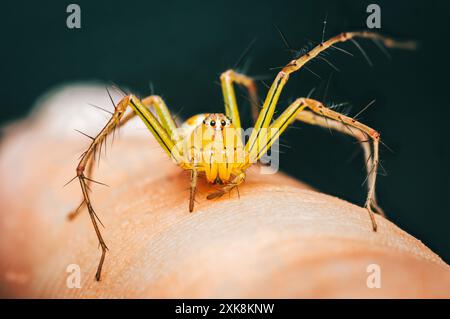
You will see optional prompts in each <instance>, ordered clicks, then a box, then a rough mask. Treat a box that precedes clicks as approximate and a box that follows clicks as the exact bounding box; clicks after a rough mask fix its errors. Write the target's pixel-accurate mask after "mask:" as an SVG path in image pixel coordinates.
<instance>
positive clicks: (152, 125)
mask: <svg viewBox="0 0 450 319" xmlns="http://www.w3.org/2000/svg"><path fill="white" fill-rule="evenodd" d="M128 107H131V109H132V111H133V113H136V114H137V115H138V116H139V117H140V118H141V119H142V121H143V122H144V123H145V124H146V126H147V127H148V129H149V130H150V131H151V132H152V133H153V135H154V136H155V138H156V140H157V141H158V143H159V144H160V145H161V147H162V148H163V149H164V151H166V153H167V154H168V155H169V156H170V157H171V158H173V159H174V160H175V162H176V163H181V160H182V158H181V155H180V153H179V151H178V148H177V147H176V146H175V141H174V140H172V139H171V137H170V136H169V133H168V132H167V130H166V129H165V128H164V127H163V125H162V124H161V123H160V122H159V121H158V119H157V118H156V117H155V116H154V115H153V113H152V112H150V110H149V109H148V106H146V105H144V104H143V103H142V102H141V101H140V100H139V99H138V98H136V97H135V96H134V95H128V96H125V97H124V98H122V99H121V100H120V102H119V103H118V104H117V106H116V107H115V111H114V113H113V115H112V116H111V118H110V119H109V121H108V122H107V123H106V125H105V126H104V128H103V129H102V130H101V131H100V133H98V134H97V136H96V137H95V138H94V139H93V140H92V142H91V144H90V145H89V147H88V149H87V150H86V152H84V153H83V156H82V157H81V160H80V162H79V164H78V166H77V169H76V172H77V177H78V179H79V182H80V186H81V190H82V193H83V198H84V200H83V202H84V203H85V205H86V206H87V208H88V212H89V216H90V218H91V221H92V224H93V226H94V230H95V232H96V234H97V238H98V241H99V243H100V247H101V249H102V255H101V257H100V262H99V264H98V267H97V273H96V275H95V278H96V279H97V281H99V280H100V278H101V271H102V267H103V262H104V260H105V255H106V251H107V249H108V247H107V246H106V244H105V241H104V240H103V237H102V234H101V232H100V229H99V227H98V222H99V219H98V216H97V214H96V212H95V211H94V208H93V207H92V204H91V200H90V196H89V187H88V182H89V181H92V180H91V179H90V178H89V177H86V175H85V169H86V168H88V171H89V170H91V169H92V168H91V165H92V164H91V162H92V161H93V156H94V155H95V153H96V151H97V149H98V147H99V146H100V145H101V144H102V143H103V142H104V140H105V139H106V137H107V136H108V135H109V134H111V133H112V132H114V130H115V128H116V127H117V126H118V125H119V123H121V119H122V117H123V115H124V113H125V111H126V109H127V108H128ZM132 117H133V116H132V115H127V117H125V118H124V120H122V123H123V124H124V123H126V122H127V121H128V120H129V119H130V118H132ZM125 120H126V121H125ZM166 122H168V119H166ZM80 206H82V205H80ZM75 215H76V214H75Z"/></svg>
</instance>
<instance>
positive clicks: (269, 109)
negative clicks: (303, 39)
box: [245, 31, 415, 161]
mask: <svg viewBox="0 0 450 319" xmlns="http://www.w3.org/2000/svg"><path fill="white" fill-rule="evenodd" d="M353 38H366V39H372V40H375V41H380V42H382V43H383V44H384V45H385V46H386V47H388V48H399V49H414V48H415V44H414V43H413V42H397V41H394V40H392V39H390V38H387V37H384V36H382V35H379V34H377V33H374V32H369V31H362V32H344V33H341V34H339V35H337V36H335V37H333V38H331V39H329V40H327V41H324V42H322V43H320V44H319V45H317V46H316V47H314V48H313V49H311V50H310V51H309V52H307V53H305V54H304V55H302V56H300V57H299V58H298V59H294V60H292V61H291V62H289V63H288V64H287V65H286V66H285V67H283V69H282V70H281V71H280V72H278V74H277V76H276V78H275V80H274V81H273V83H272V85H271V87H270V89H269V92H268V93H267V96H266V99H265V100H264V104H263V106H262V109H261V112H260V114H259V116H258V119H257V121H256V124H255V127H254V129H253V131H252V133H251V135H250V138H249V140H248V143H247V145H246V146H245V150H246V152H247V153H252V152H253V148H254V147H255V143H256V141H257V140H258V137H259V135H260V134H261V132H264V130H261V129H267V128H268V127H269V125H270V123H271V121H272V118H273V114H274V111H275V107H276V105H277V103H278V100H279V97H280V95H281V92H282V90H283V88H284V86H285V85H286V82H287V81H288V79H289V75H290V74H291V73H294V72H296V71H298V70H300V69H301V68H302V67H303V66H304V65H305V64H306V63H308V62H309V61H311V60H312V59H314V58H316V57H318V56H319V54H320V53H322V52H324V51H325V50H327V49H328V48H336V47H335V44H337V43H339V42H346V41H348V40H351V39H353ZM249 160H250V161H252V160H253V159H252V158H250V159H249Z"/></svg>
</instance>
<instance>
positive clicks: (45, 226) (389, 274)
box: [0, 85, 450, 298]
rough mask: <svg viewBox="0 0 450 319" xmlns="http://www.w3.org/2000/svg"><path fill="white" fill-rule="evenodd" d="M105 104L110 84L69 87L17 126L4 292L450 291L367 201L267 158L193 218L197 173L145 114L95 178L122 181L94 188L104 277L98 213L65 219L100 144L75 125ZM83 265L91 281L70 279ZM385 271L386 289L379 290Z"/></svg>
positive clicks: (5, 185)
mask: <svg viewBox="0 0 450 319" xmlns="http://www.w3.org/2000/svg"><path fill="white" fill-rule="evenodd" d="M106 101H107V97H106V93H105V91H104V88H99V87H98V86H84V85H78V86H73V87H68V88H65V89H63V90H61V91H58V92H57V93H56V94H54V95H50V96H47V97H46V98H45V99H43V100H41V101H40V102H39V103H38V104H39V106H38V109H37V110H36V111H35V112H34V113H33V115H32V116H30V117H29V118H28V119H26V120H22V121H20V122H17V123H15V124H13V125H10V126H8V127H7V128H6V129H4V134H3V139H2V142H1V144H0V178H1V184H0V207H1V210H0V296H1V297H58V298H99V297H100V298H108V297H125V298H146V297H160V298H161V297H162V298H166V297H167V298H169V297H172V298H179V297H183V298H188V297H190V298H205V297H211V298H221V297H225V298H228V297H235V298H239V297H258V298H259V297H265V298H272V297H274V298H279V297H288V298H291V297H294V298H297V297H300V298H346V297H360V298H366V297H367V298H380V297H384V298H418V297H425V298H430V297H438V298H448V297H450V268H449V266H448V265H447V264H446V263H445V262H443V261H442V260H441V259H440V258H439V257H438V256H437V255H436V254H435V253H433V252H432V251H431V250H430V249H428V248H427V247H426V246H424V245H423V244H422V243H421V242H420V241H419V240H417V239H415V238H414V237H412V236H411V235H409V234H407V233H405V232H404V231H402V230H401V229H399V228H398V227H397V226H395V225H394V224H392V223H391V222H389V221H388V220H386V219H384V218H382V217H380V216H377V217H376V219H377V223H378V231H377V232H373V231H372V227H371V223H370V219H369V216H368V214H367V212H366V210H365V209H363V208H361V207H359V206H356V205H354V204H351V203H348V202H346V201H343V200H341V199H338V198H335V197H332V196H329V195H326V194H322V193H320V192H318V191H316V190H314V189H312V188H311V187H309V186H307V185H305V184H303V183H301V182H299V181H296V180H294V179H293V178H290V177H288V176H286V175H284V174H282V173H277V174H271V175H262V174H260V170H259V168H258V167H256V166H255V167H254V168H252V169H250V170H249V171H248V177H247V180H246V181H245V183H244V184H243V185H242V186H240V188H239V192H240V196H238V195H237V193H236V192H232V194H230V196H228V195H226V196H223V198H220V199H218V200H211V201H209V200H206V195H207V194H209V193H210V192H212V191H213V188H212V186H211V185H208V184H207V183H206V182H205V181H204V180H203V179H200V185H199V194H198V195H197V202H196V205H195V209H194V212H193V213H189V211H188V201H189V190H188V187H189V174H188V172H183V171H182V170H181V169H180V168H178V167H177V166H175V165H174V164H173V163H172V162H171V161H170V160H169V159H168V157H167V155H166V154H165V153H164V152H163V151H162V150H161V149H160V148H159V147H158V145H157V143H156V141H155V139H154V138H153V137H152V136H151V134H150V133H149V132H148V131H146V129H145V128H144V126H143V125H140V124H139V122H138V121H137V122H135V123H130V127H125V128H123V129H121V134H120V137H117V136H116V139H115V141H114V143H113V145H112V147H111V140H110V142H109V143H108V148H107V151H106V157H105V156H103V158H102V159H101V162H100V167H99V168H98V169H96V171H95V173H94V178H95V179H96V180H99V181H102V182H104V183H107V184H108V185H109V187H103V186H100V185H93V186H92V189H93V192H92V195H91V197H92V201H93V205H94V208H95V209H96V211H97V213H98V214H99V216H100V218H101V220H102V222H103V224H104V225H105V228H101V231H102V233H103V235H104V238H105V241H106V243H107V245H108V247H109V251H108V253H107V255H106V261H105V265H104V268H103V273H102V280H101V281H100V282H97V281H95V279H94V275H95V271H96V267H97V263H98V260H99V257H100V249H99V248H98V242H97V238H96V236H95V233H94V230H93V228H92V225H91V221H90V219H89V216H88V213H87V211H86V210H83V211H82V213H81V214H80V216H78V217H77V218H76V219H75V220H73V221H68V219H67V218H66V217H67V214H68V213H69V211H70V210H71V209H72V208H74V207H76V205H77V204H78V203H79V201H80V200H81V197H80V196H81V191H80V188H79V184H78V183H77V181H74V182H72V183H71V184H69V185H68V186H66V187H63V185H64V184H65V183H66V182H67V181H68V180H70V179H71V178H72V177H73V176H74V175H75V167H76V164H77V158H78V156H79V154H81V153H82V151H83V150H84V149H85V148H86V147H87V145H88V143H89V140H88V139H87V138H86V137H84V136H82V135H80V134H77V133H76V132H74V131H73V129H75V128H76V129H81V130H83V131H86V132H87V133H88V134H95V133H96V132H98V129H100V128H101V127H102V125H103V124H104V121H105V119H106V118H107V116H108V114H106V113H104V114H103V113H101V111H99V110H97V109H94V108H90V107H89V106H87V105H86V103H87V102H92V103H94V104H97V105H100V106H103V107H106V108H108V104H107V102H106ZM109 108H112V106H111V105H109ZM388 214H392V215H394V214H395V212H388ZM72 264H76V265H78V266H79V267H80V270H81V288H69V287H68V285H67V279H68V278H69V282H71V279H73V277H71V276H72V275H73V274H72V273H70V272H67V267H68V266H69V265H72ZM373 267H375V268H373ZM69 268H70V267H69ZM373 269H375V271H377V270H378V269H379V274H380V277H379V278H380V284H381V287H380V288H369V286H371V285H370V282H371V280H370V278H373V275H374V274H373V271H374V270H373ZM377 274H378V272H377ZM371 275H372V277H370V276H371ZM368 278H369V286H368Z"/></svg>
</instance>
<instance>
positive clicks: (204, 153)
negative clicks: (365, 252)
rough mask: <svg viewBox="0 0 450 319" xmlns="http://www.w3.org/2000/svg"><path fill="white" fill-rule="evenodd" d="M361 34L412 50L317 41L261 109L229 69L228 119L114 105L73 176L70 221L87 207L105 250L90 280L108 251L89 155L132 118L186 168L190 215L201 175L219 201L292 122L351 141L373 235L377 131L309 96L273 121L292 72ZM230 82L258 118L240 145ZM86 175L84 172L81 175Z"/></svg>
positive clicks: (128, 99)
mask: <svg viewBox="0 0 450 319" xmlns="http://www.w3.org/2000/svg"><path fill="white" fill-rule="evenodd" d="M358 37H359V38H366V39H372V40H374V41H379V42H381V43H383V44H384V45H385V46H386V47H388V48H409V46H410V44H408V43H405V42H403V43H400V42H396V41H394V40H392V39H390V38H387V37H384V36H381V35H379V34H377V33H373V32H368V31H361V32H344V33H341V34H339V35H337V36H335V37H333V38H330V39H329V40H327V41H322V42H321V43H320V44H318V45H317V46H316V47H314V48H312V49H311V50H310V51H309V52H306V53H304V54H303V55H301V56H300V57H298V58H295V59H294V60H292V61H290V62H289V63H288V64H287V65H286V66H284V67H283V68H282V69H281V70H280V71H279V72H278V74H277V76H276V78H275V80H274V81H273V83H272V85H271V86H270V89H269V91H268V93H267V96H266V98H265V100H264V103H263V105H262V107H260V106H259V105H258V96H257V89H256V85H255V82H254V81H253V80H252V79H251V78H250V77H248V76H246V75H244V74H240V73H238V72H235V71H234V70H228V71H226V72H224V73H222V74H221V76H220V81H221V87H222V93H223V97H224V103H225V114H217V113H211V114H198V115H195V116H193V117H191V118H189V119H188V120H187V121H186V122H184V124H183V125H182V126H181V128H182V129H181V130H180V128H179V127H177V125H176V124H175V121H174V119H173V117H172V116H171V114H170V112H169V109H168V108H167V106H166V104H165V103H164V101H163V99H162V98H161V97H159V96H156V95H152V96H149V97H147V98H144V99H142V100H141V99H139V98H137V97H136V96H135V95H133V94H129V95H126V96H124V97H123V98H122V99H121V100H120V101H119V102H118V103H117V104H116V105H115V110H114V113H113V114H112V116H111V118H110V119H109V121H108V122H107V124H106V125H105V126H104V128H103V129H102V130H101V131H100V132H99V133H98V134H97V135H96V136H95V138H93V140H92V143H91V144H90V145H89V147H88V148H87V150H86V151H85V152H84V153H83V154H82V156H81V160H80V162H79V164H78V166H77V168H76V176H75V177H74V179H75V178H78V180H79V182H80V186H81V191H82V194H83V200H82V202H81V204H80V205H79V206H78V207H77V208H76V209H75V210H74V211H73V212H72V213H71V214H70V215H69V218H70V219H72V218H74V217H75V216H76V215H77V214H78V213H79V212H80V211H81V209H82V208H83V207H84V206H87V209H88V212H89V215H90V218H91V220H92V224H93V226H94V229H95V232H96V234H97V237H98V240H99V243H100V247H101V249H102V254H101V257H100V262H99V264H98V268H97V272H96V275H95V278H96V280H97V281H99V280H100V278H101V271H102V266H103V262H104V260H105V255H106V252H107V250H108V248H107V246H106V244H105V241H104V240H103V237H102V235H101V233H100V230H99V226H98V222H99V219H98V217H97V215H96V213H95V211H94V209H93V207H92V204H91V200H90V197H89V185H90V183H91V182H95V181H94V180H93V179H91V178H90V177H88V176H91V175H92V171H93V163H94V157H95V154H96V151H97V149H98V147H99V146H100V147H101V145H102V143H103V142H104V141H105V139H106V138H107V136H108V135H110V134H111V133H113V132H114V130H115V129H116V128H117V127H119V126H122V125H124V124H125V123H127V122H128V121H129V120H130V119H132V118H133V117H135V116H136V115H138V116H139V117H140V119H141V120H142V121H143V122H144V123H145V125H146V126H147V128H148V129H149V130H150V132H151V133H152V134H153V136H154V137H155V138H156V140H157V141H158V143H159V144H160V146H161V147H162V148H163V150H164V151H165V152H166V153H167V155H168V156H169V157H170V158H172V160H173V161H174V162H175V163H176V164H177V165H178V166H179V167H181V168H182V169H184V170H189V171H190V196H189V211H190V212H192V211H193V210H194V199H195V195H196V189H197V180H198V176H199V173H202V175H203V174H204V176H205V178H206V179H207V181H208V182H210V183H213V184H216V183H217V184H220V189H219V190H217V191H216V192H214V193H211V194H209V195H208V196H207V199H214V198H218V197H221V196H222V195H224V194H226V193H229V192H230V191H231V190H232V189H234V188H236V187H237V186H238V185H240V184H242V183H243V182H244V180H245V172H246V170H247V169H248V168H249V167H250V166H251V165H252V164H254V163H255V162H257V161H258V160H259V159H260V158H261V156H263V155H264V154H265V153H266V152H267V151H268V150H269V149H270V147H271V146H272V145H273V143H274V142H275V141H276V140H277V139H278V138H279V137H280V135H281V134H282V133H283V132H284V131H285V129H286V128H287V127H288V126H289V125H290V124H292V123H293V122H294V121H296V120H298V121H301V122H304V123H308V124H312V125H318V126H322V127H328V128H330V129H334V130H336V131H339V132H341V133H344V134H347V135H350V136H353V137H354V138H356V139H357V140H358V141H359V142H361V145H362V147H363V150H364V155H365V160H366V163H367V164H366V168H367V188H368V191H367V199H366V202H365V205H364V207H365V208H366V209H367V211H368V213H369V216H370V220H371V223H372V229H373V231H376V230H377V224H376V221H375V218H374V213H378V214H381V215H383V216H384V213H383V210H382V209H381V208H380V207H379V205H378V203H377V199H376V196H375V180H376V175H377V167H378V152H379V143H380V134H379V133H378V132H377V131H376V130H374V129H372V128H370V127H368V126H367V125H365V124H363V123H361V122H359V121H357V120H356V119H355V118H352V117H348V116H345V115H343V114H340V113H338V112H336V111H335V110H332V109H331V108H328V107H327V106H325V105H324V104H323V103H322V102H320V101H317V100H314V99H311V98H297V99H296V100H295V101H294V102H293V103H292V104H290V105H289V106H288V107H287V108H286V110H285V111H284V112H283V113H282V114H281V115H280V116H279V117H278V118H276V119H275V120H273V117H274V111H275V108H276V106H277V104H278V99H279V97H280V95H281V93H282V90H283V88H284V86H285V85H286V82H287V81H288V79H289V76H290V74H292V73H294V72H296V71H298V70H300V69H301V68H302V67H303V66H304V65H305V64H306V63H308V62H309V61H311V60H312V59H314V58H316V57H318V56H319V55H320V54H321V53H322V52H324V51H325V50H327V49H329V48H334V49H338V50H342V49H339V47H336V46H335V44H337V43H340V42H345V41H348V40H352V39H353V38H358ZM352 41H353V40H352ZM235 84H237V85H241V86H243V87H244V88H246V90H247V91H248V94H249V97H250V101H251V107H252V114H253V117H254V119H255V124H254V128H253V130H252V131H251V134H250V136H249V138H248V141H247V143H245V145H244V142H243V139H242V133H241V131H240V129H241V121H240V117H239V111H238V106H237V103H236V96H235V91H234V85H235ZM113 103H114V102H113ZM128 107H130V108H131V110H132V112H129V113H127V114H126V115H125V111H126V110H127V109H128ZM369 142H370V143H369ZM86 170H87V173H86V174H85V171H86Z"/></svg>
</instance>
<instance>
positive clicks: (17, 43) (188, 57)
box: [0, 0, 450, 262]
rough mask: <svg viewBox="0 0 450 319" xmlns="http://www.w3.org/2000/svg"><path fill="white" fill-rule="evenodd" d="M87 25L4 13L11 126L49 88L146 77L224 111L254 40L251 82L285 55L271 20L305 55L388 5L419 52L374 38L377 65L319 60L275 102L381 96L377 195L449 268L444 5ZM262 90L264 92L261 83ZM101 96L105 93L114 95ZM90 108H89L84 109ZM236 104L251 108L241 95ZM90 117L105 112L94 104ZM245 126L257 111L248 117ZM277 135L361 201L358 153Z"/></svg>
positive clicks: (148, 17)
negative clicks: (224, 86) (310, 96)
mask: <svg viewBox="0 0 450 319" xmlns="http://www.w3.org/2000/svg"><path fill="white" fill-rule="evenodd" d="M75 2H76V3H78V4H79V5H80V6H81V14H82V28H81V29H80V30H69V29H67V28H66V24H65V23H66V17H67V13H66V6H67V5H68V4H69V3H71V2H69V1H54V2H50V1H34V2H31V1H23V2H21V1H11V2H8V3H4V2H2V5H1V12H2V18H1V22H0V23H1V35H2V37H1V41H2V45H1V53H0V54H1V56H0V61H1V69H2V70H1V75H2V76H1V79H0V81H1V89H2V90H1V91H2V96H1V99H2V102H1V107H0V118H1V122H2V123H3V124H4V123H6V122H8V121H11V120H14V119H17V118H20V117H21V116H24V115H25V114H26V113H27V112H28V110H29V109H30V106H31V105H32V104H33V102H34V101H35V100H36V98H38V97H39V96H40V95H41V94H42V93H44V92H45V91H46V90H48V89H50V88H52V87H54V86H56V85H59V84H62V83H66V82H72V81H84V80H100V81H104V82H115V83H117V84H119V85H121V86H124V87H127V88H130V89H132V90H133V92H134V93H137V94H141V95H146V94H149V92H150V90H149V81H151V82H153V84H154V87H155V91H156V93H157V94H160V95H162V96H163V97H164V98H165V99H166V101H167V103H168V105H169V106H170V108H171V109H172V110H173V111H174V112H177V111H179V110H181V112H180V115H181V116H182V117H188V116H189V115H191V114H194V113H199V112H220V111H222V110H223V104H222V97H221V92H220V87H219V86H218V85H217V83H216V82H217V81H218V78H219V75H220V73H221V72H222V71H224V70H226V69H227V68H229V67H232V66H233V65H234V64H235V63H236V61H237V60H238V57H239V56H240V54H241V53H242V52H243V51H244V49H245V48H246V47H247V46H248V44H249V43H250V42H251V41H252V39H254V38H257V41H256V43H255V45H254V47H253V50H252V51H251V52H250V54H249V55H248V57H247V58H246V59H245V61H244V63H243V64H242V65H241V67H242V66H243V65H247V68H246V72H247V73H248V74H249V75H253V76H257V77H258V78H265V79H267V82H270V79H272V78H273V77H274V75H275V74H276V71H273V70H270V68H271V67H277V66H282V65H284V64H286V62H287V61H289V59H290V54H289V53H288V52H286V50H285V48H284V46H283V43H282V41H281V39H280V36H279V35H278V34H277V32H276V30H275V28H274V26H273V24H277V25H278V26H279V27H280V28H281V29H282V30H283V31H284V32H285V34H286V36H287V37H288V39H289V41H290V42H291V44H292V45H293V46H295V47H297V48H301V47H302V46H304V45H305V44H307V43H308V41H309V40H308V39H310V40H312V41H316V42H318V41H320V40H321V33H322V22H323V19H324V17H325V15H326V14H328V27H327V30H326V34H327V36H333V35H335V34H338V33H339V32H341V31H351V30H356V29H362V28H364V27H365V20H366V17H367V13H366V11H365V9H366V6H367V5H368V4H369V3H371V2H376V3H378V4H379V5H380V6H381V10H382V11H381V13H382V16H381V19H382V29H381V32H382V33H384V34H387V35H392V36H395V37H398V38H408V39H409V38H411V39H415V40H417V41H418V42H419V43H420V45H421V48H420V50H418V51H415V52H402V51H391V54H392V60H390V61H389V60H388V59H387V58H386V57H385V56H384V55H383V54H382V52H380V50H379V49H378V48H377V47H376V46H374V45H373V43H372V42H370V41H364V40H361V41H359V43H360V44H361V45H362V46H363V47H364V48H365V50H366V52H367V53H368V54H369V56H370V57H371V59H372V61H373V62H374V66H373V67H370V66H368V64H367V63H366V62H365V60H364V59H363V57H362V56H361V54H360V53H359V52H358V50H357V49H356V48H355V47H354V46H353V45H352V44H351V43H347V44H343V45H341V46H342V47H343V48H345V49H346V50H349V51H351V52H352V53H353V54H354V55H355V56H354V57H349V56H347V55H345V54H342V53H339V52H336V51H333V52H331V53H330V56H329V59H330V60H332V61H333V63H334V64H335V65H336V66H338V67H339V68H340V70H341V71H340V72H333V69H331V68H330V67H329V66H328V65H327V64H326V63H324V62H323V61H315V62H312V63H311V64H310V65H309V66H310V67H311V68H312V69H313V70H314V72H316V73H318V74H320V75H321V77H322V79H317V78H316V77H315V76H313V75H312V74H310V73H309V72H307V71H306V70H303V71H301V72H299V73H297V74H295V75H293V76H292V77H291V80H290V82H289V83H288V86H287V88H286V90H285V91H284V93H283V95H282V98H281V100H282V101H281V103H280V108H282V107H285V106H286V105H287V103H288V102H289V101H291V100H293V99H294V98H296V97H299V96H305V95H306V94H307V93H308V92H309V91H310V90H311V89H312V88H314V87H316V88H317V90H316V94H315V96H314V97H315V98H318V99H322V98H323V95H324V88H325V86H326V83H327V79H328V78H329V76H330V74H331V73H333V76H332V78H331V82H330V86H329V90H328V93H327V96H326V101H328V102H330V101H331V102H343V101H347V102H350V103H352V104H353V105H354V107H353V108H352V109H351V111H350V114H356V113H357V112H358V111H359V110H360V109H362V108H363V107H364V106H365V105H366V104H367V103H368V102H370V101H371V100H372V99H376V100H377V102H376V105H375V106H373V107H372V108H370V109H369V110H367V112H365V113H364V114H363V115H362V116H361V119H362V120H363V121H364V122H365V123H367V124H368V125H370V126H372V127H374V128H377V129H378V130H379V131H380V132H381V133H382V138H383V140H384V142H385V143H386V144H388V145H389V146H390V147H391V148H392V149H393V150H394V153H391V152H389V151H388V150H387V149H386V148H382V153H381V158H382V160H383V166H384V167H385V169H386V170H387V172H388V176H385V177H380V178H379V182H378V194H379V198H380V203H381V205H382V207H384V208H385V210H386V212H387V214H388V216H389V218H390V219H391V220H392V221H393V222H395V223H396V224H398V225H399V226H400V227H401V228H403V229H405V230H406V231H408V232H410V233H411V234H413V235H414V236H416V237H417V238H419V239H421V240H422V241H424V242H425V243H426V244H427V245H428V246H430V247H431V248H432V249H433V250H434V251H436V252H437V253H438V254H440V255H441V256H442V257H443V258H444V259H446V261H447V262H449V261H450V238H449V237H450V236H449V224H450V214H449V213H450V211H449V205H448V199H449V194H448V191H449V187H448V184H449V178H450V174H449V169H448V163H449V158H450V147H449V143H448V123H449V119H448V115H449V87H448V86H449V81H448V77H449V70H450V68H449V63H450V62H449V44H448V36H449V34H450V33H449V24H448V23H449V22H448V21H449V19H448V14H449V12H450V10H449V9H450V8H449V5H448V1H444V0H442V1H392V0H390V1H350V0H348V1H317V0H314V1H313V0H311V1H306V0H304V1H300V0H296V1H273V2H265V1H252V2H247V1H239V2H232V1H227V2H225V1H223V2H216V1H198V2H194V1H131V0H127V1H116V2H114V1H75ZM260 89H261V91H262V92H265V87H264V86H263V85H260ZM105 94H106V93H105ZM87 102H88V101H87ZM240 104H241V108H242V109H243V110H244V109H248V105H247V103H246V101H245V99H242V98H241V99H240ZM92 112H96V110H95V109H93V110H92ZM243 114H244V115H243V117H244V119H246V123H247V124H250V122H249V115H250V113H249V112H248V111H243ZM296 126H297V127H299V128H300V129H298V130H297V129H292V130H289V131H288V134H286V135H285V136H284V138H283V139H282V143H283V144H287V145H289V146H290V148H284V149H283V151H284V153H283V154H282V155H281V165H282V170H283V171H285V172H287V173H289V174H291V175H294V176H296V177H298V178H299V179H301V180H303V181H305V182H307V183H310V184H311V185H313V186H314V187H316V188H318V189H320V190H322V191H323V192H325V193H329V194H333V195H337V196H340V197H342V198H345V199H347V200H349V201H351V202H355V203H358V204H361V203H363V201H364V196H365V189H364V188H362V187H361V182H362V181H363V180H364V178H365V174H364V169H363V160H362V156H361V154H358V155H356V157H353V160H351V161H349V158H351V157H352V154H354V152H355V151H356V150H358V145H355V144H353V143H352V142H353V141H352V140H351V139H349V138H346V137H342V136H340V135H338V134H333V135H330V133H329V132H328V131H327V130H323V129H318V128H312V127H308V126H305V125H300V124H297V125H296Z"/></svg>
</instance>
